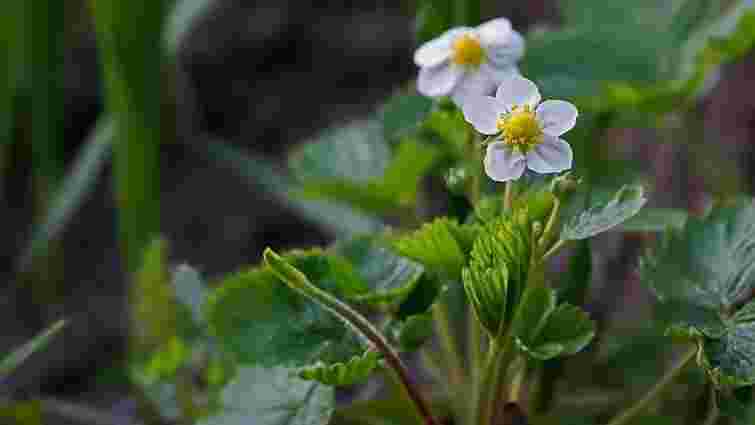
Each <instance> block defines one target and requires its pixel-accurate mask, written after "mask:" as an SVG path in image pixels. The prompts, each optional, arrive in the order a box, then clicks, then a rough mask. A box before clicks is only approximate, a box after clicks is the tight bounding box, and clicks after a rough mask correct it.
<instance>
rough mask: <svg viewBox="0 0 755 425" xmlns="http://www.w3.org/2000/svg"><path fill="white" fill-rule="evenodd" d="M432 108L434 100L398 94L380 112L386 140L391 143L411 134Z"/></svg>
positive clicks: (416, 95)
mask: <svg viewBox="0 0 755 425" xmlns="http://www.w3.org/2000/svg"><path fill="white" fill-rule="evenodd" d="M432 107H433V101H432V99H430V98H428V97H425V96H420V95H418V94H404V93H398V94H396V95H394V96H392V97H391V98H390V99H389V100H388V102H386V104H385V105H383V108H382V110H381V111H380V118H381V120H382V121H383V134H384V135H385V138H386V139H387V140H389V141H390V140H393V139H396V138H398V137H402V136H405V135H408V134H411V133H412V132H413V131H414V130H416V129H417V127H418V126H419V123H421V122H422V121H424V119H425V117H426V116H427V115H428V114H429V113H430V111H431V110H432Z"/></svg>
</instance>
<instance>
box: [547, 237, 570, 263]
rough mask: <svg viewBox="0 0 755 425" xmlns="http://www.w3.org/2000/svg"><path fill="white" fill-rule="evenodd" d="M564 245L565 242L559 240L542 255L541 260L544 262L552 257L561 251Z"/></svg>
mask: <svg viewBox="0 0 755 425" xmlns="http://www.w3.org/2000/svg"><path fill="white" fill-rule="evenodd" d="M565 244H566V241H565V240H563V239H559V240H558V242H556V243H554V244H553V246H552V247H551V248H550V249H549V250H548V251H547V252H546V253H545V254H543V260H542V261H545V260H547V259H549V258H551V257H552V256H553V254H555V253H556V252H558V250H559V249H561V248H562V247H563V246H564V245H565Z"/></svg>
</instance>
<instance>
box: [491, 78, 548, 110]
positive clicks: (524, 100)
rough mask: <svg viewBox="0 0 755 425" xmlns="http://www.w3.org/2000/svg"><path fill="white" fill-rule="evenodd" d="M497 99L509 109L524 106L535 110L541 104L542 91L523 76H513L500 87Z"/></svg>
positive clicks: (496, 95) (496, 94)
mask: <svg viewBox="0 0 755 425" xmlns="http://www.w3.org/2000/svg"><path fill="white" fill-rule="evenodd" d="M495 97H496V98H497V99H498V100H500V101H501V102H502V103H503V104H504V105H506V107H507V108H511V107H513V106H522V105H529V106H530V107H532V108H534V107H535V106H536V105H537V104H538V102H540V91H539V90H538V89H537V86H536V85H535V83H533V82H532V81H530V80H528V79H526V78H524V77H521V76H512V77H510V78H507V79H506V80H504V81H503V82H502V83H501V85H500V86H498V90H497V91H496V93H495Z"/></svg>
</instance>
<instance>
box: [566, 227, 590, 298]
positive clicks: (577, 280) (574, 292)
mask: <svg viewBox="0 0 755 425" xmlns="http://www.w3.org/2000/svg"><path fill="white" fill-rule="evenodd" d="M591 282H592V248H591V247H590V240H589V239H583V240H581V241H578V242H577V246H576V248H575V252H574V253H573V254H572V257H571V258H570V259H569V272H568V274H567V275H566V278H565V279H564V281H563V282H562V283H561V286H560V287H559V288H558V289H559V298H560V299H562V300H564V301H566V302H568V303H572V304H574V305H582V304H583V303H584V302H585V297H586V296H587V291H588V290H589V288H590V283H591Z"/></svg>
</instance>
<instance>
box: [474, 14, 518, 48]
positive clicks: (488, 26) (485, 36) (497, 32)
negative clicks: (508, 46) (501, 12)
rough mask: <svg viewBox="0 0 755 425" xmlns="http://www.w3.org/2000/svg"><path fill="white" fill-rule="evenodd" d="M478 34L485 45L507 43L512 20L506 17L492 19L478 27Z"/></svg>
mask: <svg viewBox="0 0 755 425" xmlns="http://www.w3.org/2000/svg"><path fill="white" fill-rule="evenodd" d="M477 34H478V35H479V36H480V41H481V42H482V44H483V45H486V46H491V45H494V44H505V43H506V41H507V40H508V38H509V35H510V34H511V21H509V20H508V19H506V18H498V19H493V20H490V21H488V22H485V23H484V24H482V25H480V26H479V27H477Z"/></svg>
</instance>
